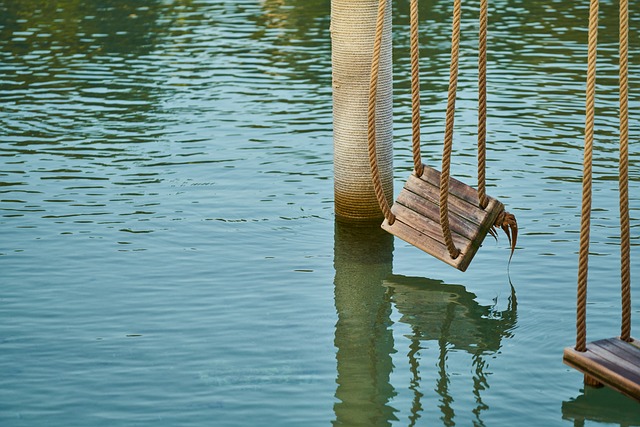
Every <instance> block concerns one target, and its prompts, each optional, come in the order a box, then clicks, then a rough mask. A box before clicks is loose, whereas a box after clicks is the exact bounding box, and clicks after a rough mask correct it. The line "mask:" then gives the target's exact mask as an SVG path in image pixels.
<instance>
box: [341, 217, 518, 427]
mask: <svg viewBox="0 0 640 427" xmlns="http://www.w3.org/2000/svg"><path fill="white" fill-rule="evenodd" d="M334 255H335V259H334V266H335V270H336V275H335V304H336V310H337V312H338V322H337V324H336V332H335V346H336V348H337V354H336V359H337V371H338V372H337V380H336V382H337V384H338V385H337V388H336V394H335V396H336V398H337V399H338V401H339V402H338V403H336V404H335V406H334V411H335V416H336V419H335V421H334V425H369V426H386V425H390V424H391V422H392V421H397V420H398V418H397V413H398V410H397V409H396V408H394V407H393V406H391V404H390V402H391V401H392V399H393V398H394V397H395V396H396V395H397V391H396V389H395V387H394V386H393V385H392V384H391V382H390V375H391V373H392V371H393V364H392V358H391V354H393V353H396V351H397V348H396V347H395V343H394V337H393V330H392V328H391V325H392V324H393V321H392V320H391V318H390V316H391V313H392V311H393V309H394V308H395V309H396V310H397V311H398V312H399V313H400V315H401V318H400V322H402V323H406V324H407V325H409V326H410V327H411V330H412V333H411V335H410V336H408V338H409V339H410V340H411V343H410V344H409V352H408V358H409V366H410V370H411V375H412V378H411V380H410V384H409V389H410V390H411V391H412V392H413V395H414V398H413V402H412V405H411V410H410V411H411V414H410V415H409V421H410V424H409V425H415V423H416V422H417V420H418V419H419V418H420V416H421V415H420V413H421V412H422V410H423V404H424V402H422V397H424V393H422V392H421V387H422V385H421V384H420V380H421V378H420V362H419V361H420V357H419V352H420V350H421V349H422V346H421V342H423V341H432V342H436V343H437V345H438V349H439V355H438V362H437V366H438V373H437V384H436V392H437V393H438V395H439V397H440V398H439V400H440V404H439V408H440V411H441V413H442V415H441V420H442V421H443V423H444V425H454V424H455V422H454V418H455V413H454V411H453V409H452V407H451V403H452V402H453V400H454V399H453V396H452V394H451V391H450V377H449V374H448V373H447V358H448V354H449V353H450V352H454V351H462V352H465V353H468V354H470V355H471V360H472V365H473V395H474V400H475V402H476V408H475V409H474V410H473V412H474V416H475V417H476V419H477V420H478V422H479V423H480V424H481V425H482V421H481V413H482V411H483V410H486V409H488V406H487V405H486V404H485V403H484V402H483V401H482V396H481V392H482V390H484V389H486V388H488V386H489V384H488V380H487V376H486V374H485V367H486V362H485V357H486V356H487V355H492V354H494V353H496V352H497V351H498V350H499V349H500V347H501V345H502V340H503V339H507V338H510V337H511V336H512V331H513V329H514V327H515V325H516V322H517V301H516V295H515V291H514V290H513V288H512V293H511V297H510V298H509V304H508V306H507V308H506V309H505V310H503V311H497V310H496V309H495V307H491V306H483V305H480V304H479V303H478V302H477V301H476V295H474V294H473V293H471V292H468V291H467V290H466V289H465V288H464V286H461V285H448V284H445V283H443V282H441V281H438V280H432V279H427V278H419V277H405V276H399V275H393V274H392V269H393V268H392V267H393V266H392V264H393V237H392V236H391V235H389V234H387V233H385V232H384V231H382V230H381V229H380V228H379V227H378V226H377V225H375V226H372V227H370V228H369V227H350V226H347V225H343V224H341V223H339V222H336V227H335V254H334Z"/></svg>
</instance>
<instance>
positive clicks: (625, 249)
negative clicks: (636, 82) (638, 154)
mask: <svg viewBox="0 0 640 427" xmlns="http://www.w3.org/2000/svg"><path fill="white" fill-rule="evenodd" d="M628 54H629V4H628V0H620V182H619V186H620V278H621V291H622V298H621V299H622V324H621V334H620V338H621V339H622V340H624V341H631V247H630V246H631V245H630V237H629V236H630V230H629V228H630V226H629V99H628V98H629V79H628V71H629V58H628Z"/></svg>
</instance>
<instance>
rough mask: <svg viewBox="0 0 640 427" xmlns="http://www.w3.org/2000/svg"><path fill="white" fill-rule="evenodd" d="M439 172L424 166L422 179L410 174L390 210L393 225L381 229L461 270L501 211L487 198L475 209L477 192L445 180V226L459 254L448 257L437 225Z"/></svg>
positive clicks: (465, 267) (457, 182) (384, 225)
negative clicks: (447, 221) (392, 215)
mask: <svg viewBox="0 0 640 427" xmlns="http://www.w3.org/2000/svg"><path fill="white" fill-rule="evenodd" d="M439 200H440V172H439V171H437V170H435V169H433V168H430V167H428V166H424V172H423V173H422V176H420V177H418V176H416V175H415V173H413V174H411V176H410V177H409V179H408V180H407V182H406V184H405V186H404V188H403V189H402V191H401V192H400V194H399V196H398V200H397V201H396V202H395V203H394V204H393V206H392V207H391V211H392V212H393V214H394V215H395V221H394V222H393V224H389V221H388V220H386V219H385V220H384V222H383V223H382V228H383V229H385V230H387V231H388V232H390V233H391V234H393V235H395V236H397V237H399V238H401V239H402V240H404V241H405V242H407V243H410V244H412V245H414V246H416V247H418V248H419V249H422V250H423V251H425V252H427V253H428V254H430V255H432V256H434V257H436V258H438V259H439V260H441V261H444V262H446V263H447V264H449V265H451V266H453V267H455V268H457V269H458V270H461V271H465V270H466V269H467V267H468V266H469V264H470V263H471V260H472V259H473V257H474V255H475V254H476V252H477V250H478V248H479V247H480V245H481V244H482V241H483V240H484V238H485V236H486V235H487V232H488V231H489V229H490V228H491V226H492V225H493V224H494V222H495V220H496V218H497V216H498V215H499V214H500V212H502V211H503V210H504V206H503V205H502V203H500V202H499V201H498V200H496V199H493V198H491V197H487V200H488V204H487V207H486V209H482V208H481V207H479V202H478V191H477V190H476V189H474V188H473V187H470V186H468V185H466V184H464V183H462V182H460V181H458V180H456V179H454V178H449V197H448V207H449V227H450V229H451V236H452V238H453V242H454V243H455V246H456V248H458V249H459V250H460V255H458V256H457V257H456V258H455V259H454V258H451V255H450V254H449V251H448V250H447V245H446V244H445V241H444V237H443V234H442V227H441V226H440V202H439Z"/></svg>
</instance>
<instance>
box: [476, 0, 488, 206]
mask: <svg viewBox="0 0 640 427" xmlns="http://www.w3.org/2000/svg"><path fill="white" fill-rule="evenodd" d="M488 3H489V2H488V0H480V33H479V41H478V202H479V203H480V207H481V208H482V209H484V208H486V207H487V205H488V204H489V200H487V190H486V185H485V182H486V174H485V168H486V164H487V150H486V147H487V24H488V21H489V17H488V16H489V12H488V9H489V5H488Z"/></svg>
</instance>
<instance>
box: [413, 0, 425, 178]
mask: <svg viewBox="0 0 640 427" xmlns="http://www.w3.org/2000/svg"><path fill="white" fill-rule="evenodd" d="M419 59H420V50H419V45H418V0H411V135H412V138H411V139H412V152H413V170H414V172H415V174H416V176H422V173H423V172H424V167H423V165H422V156H421V155H420V66H419V64H418V62H419Z"/></svg>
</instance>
